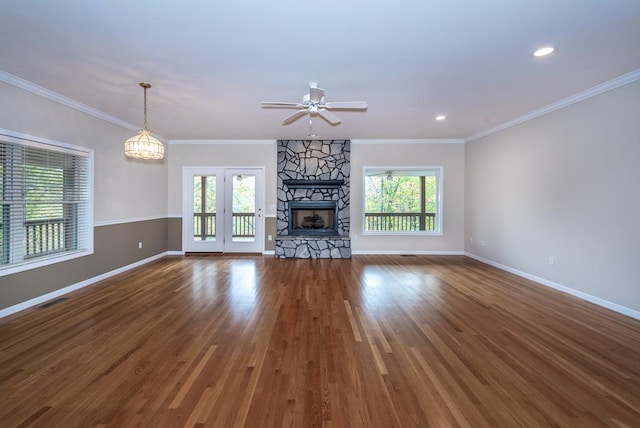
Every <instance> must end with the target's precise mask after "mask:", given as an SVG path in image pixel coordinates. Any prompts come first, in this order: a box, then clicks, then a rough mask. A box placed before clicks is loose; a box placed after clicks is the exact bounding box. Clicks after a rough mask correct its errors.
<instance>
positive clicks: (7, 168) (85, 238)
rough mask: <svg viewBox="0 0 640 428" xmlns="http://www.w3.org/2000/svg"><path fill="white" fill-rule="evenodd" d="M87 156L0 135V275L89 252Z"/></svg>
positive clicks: (87, 154)
mask: <svg viewBox="0 0 640 428" xmlns="http://www.w3.org/2000/svg"><path fill="white" fill-rule="evenodd" d="M91 156H92V154H91V151H87V150H86V149H85V150H83V149H79V148H72V147H69V146H64V147H63V146H56V145H52V144H47V143H43V142H39V141H31V140H26V139H21V138H15V137H11V136H2V135H0V176H1V178H2V181H1V183H0V199H1V200H2V213H1V215H0V275H2V274H7V273H13V272H15V271H19V270H24V269H28V268H30V267H35V266H41V265H43V264H49V263H54V262H57V261H61V260H63V259H65V260H66V259H68V258H70V257H76V256H82V255H86V254H87V253H90V252H92V251H93V248H92V247H93V231H92V224H91V221H92V220H91V170H90V167H91ZM43 262H44V263H43Z"/></svg>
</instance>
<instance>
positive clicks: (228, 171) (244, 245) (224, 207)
mask: <svg viewBox="0 0 640 428" xmlns="http://www.w3.org/2000/svg"><path fill="white" fill-rule="evenodd" d="M264 170H265V168H264V167H192V166H185V167H183V168H182V250H183V251H184V252H236V253H242V252H252V253H255V252H259V253H262V252H264ZM234 174H246V175H255V176H256V218H255V240H254V241H253V242H233V240H232V239H231V233H232V231H231V230H230V229H231V227H230V225H231V218H232V215H231V214H232V212H231V211H232V196H233V195H232V191H231V188H232V187H231V185H232V184H231V177H232V176H233V175H234ZM196 175H215V176H216V177H217V179H216V199H217V200H216V240H215V241H194V240H193V177H194V176H196ZM225 182H226V183H225ZM227 213H229V216H227Z"/></svg>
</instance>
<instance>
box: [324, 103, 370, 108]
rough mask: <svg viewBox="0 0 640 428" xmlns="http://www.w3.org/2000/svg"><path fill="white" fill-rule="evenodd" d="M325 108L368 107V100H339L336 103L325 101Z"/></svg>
mask: <svg viewBox="0 0 640 428" xmlns="http://www.w3.org/2000/svg"><path fill="white" fill-rule="evenodd" d="M324 108H346V109H349V108H351V109H366V108H367V102H366V101H338V102H335V103H325V105H324Z"/></svg>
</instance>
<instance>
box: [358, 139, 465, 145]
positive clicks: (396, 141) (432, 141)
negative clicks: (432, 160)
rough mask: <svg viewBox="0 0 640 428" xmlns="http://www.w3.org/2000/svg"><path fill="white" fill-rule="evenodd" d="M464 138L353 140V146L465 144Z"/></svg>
mask: <svg viewBox="0 0 640 428" xmlns="http://www.w3.org/2000/svg"><path fill="white" fill-rule="evenodd" d="M464 142H465V140H464V139H463V138H406V139H403V138H400V139H398V138H389V139H383V138H379V139H371V140H367V139H352V140H351V143H352V144H464Z"/></svg>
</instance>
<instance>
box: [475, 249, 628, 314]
mask: <svg viewBox="0 0 640 428" xmlns="http://www.w3.org/2000/svg"><path fill="white" fill-rule="evenodd" d="M464 255H465V256H467V257H471V258H472V259H475V260H478V261H479V262H482V263H486V264H488V265H490V266H493V267H495V268H498V269H501V270H504V271H506V272H509V273H512V274H514V275H518V276H520V277H522V278H526V279H528V280H531V281H534V282H537V283H538V284H541V285H544V286H546V287H549V288H553V289H554V290H558V291H561V292H563V293H566V294H570V295H572V296H574V297H578V298H580V299H582V300H586V301H587V302H591V303H594V304H596V305H598V306H602V307H604V308H607V309H611V310H612V311H615V312H618V313H620V314H623V315H626V316H629V317H631V318H635V319H638V320H640V312H638V311H635V310H633V309H631V308H627V307H626V306H622V305H618V304H617V303H613V302H609V301H608V300H604V299H601V298H600V297H596V296H592V295H591V294H587V293H583V292H582V291H578V290H576V289H574V288H571V287H567V286H566V285H562V284H558V283H556V282H553V281H549V280H547V279H544V278H540V277H538V276H535V275H531V274H528V273H526V272H522V271H520V270H518V269H514V268H512V267H509V266H506V265H503V264H500V263H497V262H494V261H492V260H488V259H485V258H482V257H480V256H477V255H475V254H473V253H469V252H465V253H464Z"/></svg>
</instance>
